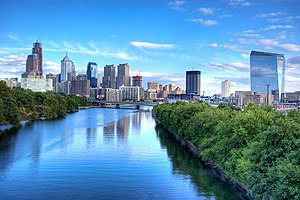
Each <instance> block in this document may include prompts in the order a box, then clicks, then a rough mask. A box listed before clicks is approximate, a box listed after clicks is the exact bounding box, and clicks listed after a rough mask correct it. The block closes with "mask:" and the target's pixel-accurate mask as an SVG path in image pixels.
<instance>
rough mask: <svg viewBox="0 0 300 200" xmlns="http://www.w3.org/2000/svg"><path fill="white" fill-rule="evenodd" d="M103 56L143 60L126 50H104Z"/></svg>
mask: <svg viewBox="0 0 300 200" xmlns="http://www.w3.org/2000/svg"><path fill="white" fill-rule="evenodd" d="M101 55H102V56H104V57H107V58H118V59H121V60H126V61H127V60H128V61H129V60H130V61H143V59H142V58H139V57H137V56H132V55H129V54H128V53H126V52H124V51H118V52H107V51H103V52H102V53H101Z"/></svg>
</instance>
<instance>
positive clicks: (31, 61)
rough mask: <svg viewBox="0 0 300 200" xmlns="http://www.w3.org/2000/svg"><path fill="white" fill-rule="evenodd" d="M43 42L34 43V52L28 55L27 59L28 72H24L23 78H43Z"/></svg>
mask: <svg viewBox="0 0 300 200" xmlns="http://www.w3.org/2000/svg"><path fill="white" fill-rule="evenodd" d="M42 62H43V57H42V44H41V43H39V42H38V41H36V42H35V43H33V48H32V54H31V55H28V57H27V60H26V72H25V73H23V74H22V77H23V78H42V77H43V68H42Z"/></svg>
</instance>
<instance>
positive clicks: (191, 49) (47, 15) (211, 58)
mask: <svg viewBox="0 0 300 200" xmlns="http://www.w3.org/2000/svg"><path fill="white" fill-rule="evenodd" d="M299 33H300V0H259V1H254V0H190V1H189V0H175V1H170V0H169V1H168V0H166V1H164V0H152V1H150V0H118V1H116V0H26V1H24V0H3V1H1V5H0V78H5V77H7V78H11V77H18V78H20V77H21V74H22V73H23V72H25V68H26V67H25V64H26V58H27V56H28V55H29V54H31V48H32V45H33V43H34V42H35V41H36V40H37V39H38V40H39V41H40V42H41V43H42V47H43V71H44V75H45V74H46V73H49V72H51V73H60V62H61V60H62V59H63V57H64V56H65V55H66V51H67V52H68V57H69V58H70V59H71V60H72V61H73V62H74V64H75V69H76V73H77V74H79V73H85V70H86V66H87V63H88V62H96V63H97V64H98V66H99V69H100V72H101V74H102V75H103V67H104V66H105V65H107V64H114V65H115V66H117V65H118V64H120V63H128V64H129V66H130V69H131V75H136V74H137V73H140V74H141V75H142V76H143V85H144V86H146V84H147V82H148V81H157V82H159V83H162V84H168V83H174V84H176V85H178V86H180V87H181V88H182V89H185V72H186V71H187V70H200V71H201V73H202V74H201V91H205V94H206V95H212V94H216V93H220V92H221V81H223V80H229V81H230V83H231V92H232V93H233V92H234V91H241V90H248V91H249V90H250V66H249V62H250V59H249V54H250V52H251V50H256V51H266V52H272V53H280V54H284V55H285V61H286V91H287V92H291V91H296V90H298V91H299V90H300V34H299Z"/></svg>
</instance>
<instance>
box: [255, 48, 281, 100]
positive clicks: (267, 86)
mask: <svg viewBox="0 0 300 200" xmlns="http://www.w3.org/2000/svg"><path fill="white" fill-rule="evenodd" d="M250 79H251V92H256V93H257V94H272V95H274V99H275V101H278V102H279V101H280V99H281V94H282V93H283V92H284V90H285V88H284V87H285V80H284V79H285V59H284V55H283V54H275V53H267V52H259V51H251V54H250Z"/></svg>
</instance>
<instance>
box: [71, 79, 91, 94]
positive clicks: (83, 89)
mask: <svg viewBox="0 0 300 200" xmlns="http://www.w3.org/2000/svg"><path fill="white" fill-rule="evenodd" d="M70 94H76V95H80V96H90V80H73V81H71V88H70Z"/></svg>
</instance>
